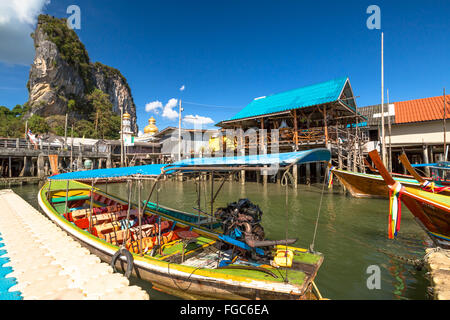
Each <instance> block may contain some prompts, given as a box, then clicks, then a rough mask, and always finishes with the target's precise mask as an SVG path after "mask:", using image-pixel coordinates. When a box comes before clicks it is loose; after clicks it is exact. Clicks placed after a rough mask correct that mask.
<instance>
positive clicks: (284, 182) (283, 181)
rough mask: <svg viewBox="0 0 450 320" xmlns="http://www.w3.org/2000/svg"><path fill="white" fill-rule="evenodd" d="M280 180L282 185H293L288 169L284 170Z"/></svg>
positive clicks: (292, 178)
mask: <svg viewBox="0 0 450 320" xmlns="http://www.w3.org/2000/svg"><path fill="white" fill-rule="evenodd" d="M280 182H281V185H282V186H283V187H285V186H287V185H288V184H291V187H292V186H293V185H294V176H293V175H292V174H291V173H290V172H289V171H288V170H286V171H284V173H283V175H282V176H281V181H280Z"/></svg>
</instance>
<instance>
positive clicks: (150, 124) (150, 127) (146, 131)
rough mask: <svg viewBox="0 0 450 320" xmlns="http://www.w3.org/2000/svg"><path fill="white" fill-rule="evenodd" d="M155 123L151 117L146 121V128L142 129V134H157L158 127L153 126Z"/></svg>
mask: <svg viewBox="0 0 450 320" xmlns="http://www.w3.org/2000/svg"><path fill="white" fill-rule="evenodd" d="M155 123H156V120H155V118H153V117H151V118H150V119H148V126H146V127H145V128H144V134H148V135H153V134H155V133H157V132H158V131H159V130H158V127H157V126H155Z"/></svg>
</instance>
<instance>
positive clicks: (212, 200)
mask: <svg viewBox="0 0 450 320" xmlns="http://www.w3.org/2000/svg"><path fill="white" fill-rule="evenodd" d="M213 214H214V171H211V216H212V215H213Z"/></svg>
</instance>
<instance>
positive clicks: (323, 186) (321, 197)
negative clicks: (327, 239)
mask: <svg viewBox="0 0 450 320" xmlns="http://www.w3.org/2000/svg"><path fill="white" fill-rule="evenodd" d="M327 178H328V177H327V175H324V179H323V184H322V193H321V194H320V202H319V210H318V211H317V219H316V225H315V227H314V235H313V240H312V243H311V245H310V246H309V250H310V251H311V252H314V243H315V241H316V234H317V226H318V224H319V217H320V210H321V208H322V200H323V194H324V192H325V184H326V181H327Z"/></svg>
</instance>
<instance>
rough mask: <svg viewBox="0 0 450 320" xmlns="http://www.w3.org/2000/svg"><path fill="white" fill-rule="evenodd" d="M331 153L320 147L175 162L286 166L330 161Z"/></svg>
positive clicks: (200, 164) (202, 164) (179, 163)
mask: <svg viewBox="0 0 450 320" xmlns="http://www.w3.org/2000/svg"><path fill="white" fill-rule="evenodd" d="M330 158H331V153H330V151H329V150H328V149H325V148H318V149H313V150H305V151H296V152H286V153H272V154H257V155H249V156H237V157H214V158H193V159H185V160H181V161H178V162H175V163H174V164H173V165H174V166H234V165H247V166H263V165H272V164H278V165H280V166H286V165H289V164H291V163H294V162H298V163H308V162H318V161H329V160H330Z"/></svg>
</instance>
